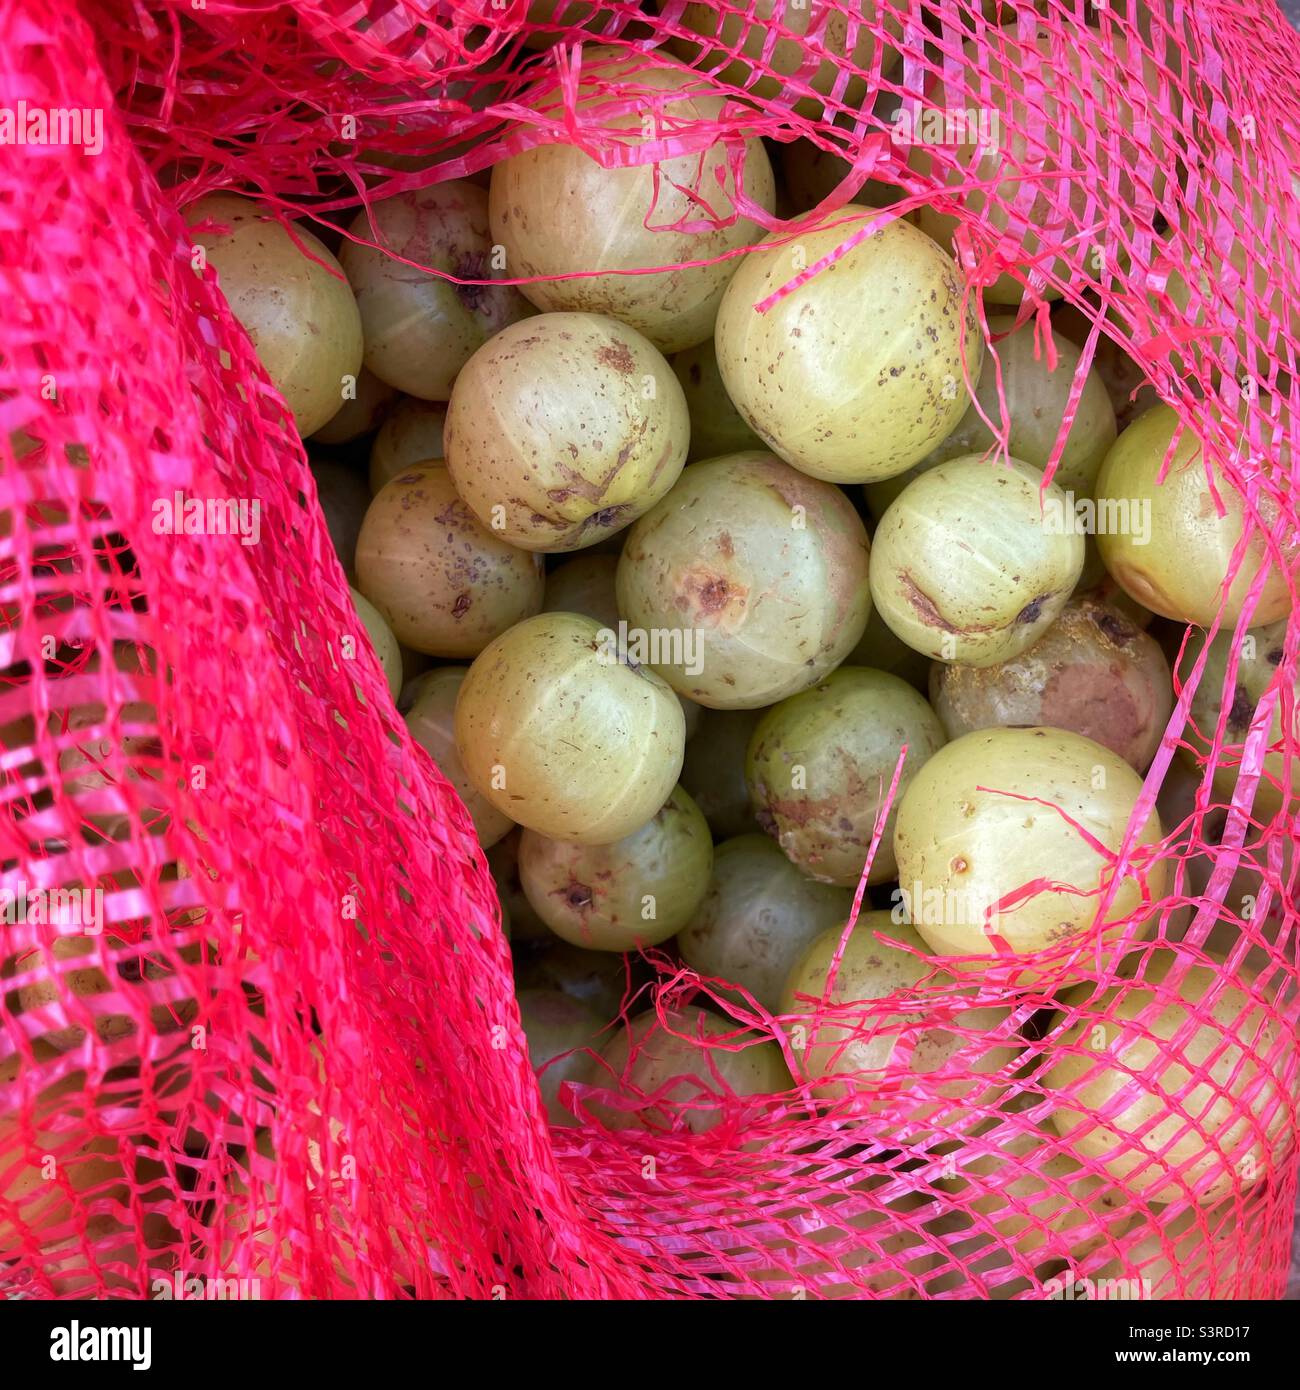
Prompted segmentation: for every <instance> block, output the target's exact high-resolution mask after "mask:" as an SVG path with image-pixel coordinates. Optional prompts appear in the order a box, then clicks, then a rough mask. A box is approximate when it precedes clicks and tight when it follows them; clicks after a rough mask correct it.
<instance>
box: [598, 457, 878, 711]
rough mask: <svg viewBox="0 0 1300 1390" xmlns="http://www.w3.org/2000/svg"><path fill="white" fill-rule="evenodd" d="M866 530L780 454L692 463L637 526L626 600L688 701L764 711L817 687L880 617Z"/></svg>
mask: <svg viewBox="0 0 1300 1390" xmlns="http://www.w3.org/2000/svg"><path fill="white" fill-rule="evenodd" d="M868 552H869V546H868V543H867V533H866V528H865V527H864V526H863V525H862V521H861V519H860V518H859V517H858V514H857V513H856V512H855V511H854V510H853V508H852V506H851V505H850V504H849V501H848V499H847V498H846V497H845V496H844V494H843V493H842V492H841V491H840V490H839V489H838V488H835V487H832V486H830V485H829V484H828V483H822V482H818V481H816V480H814V479H811V478H807V477H805V476H803V475H802V474H801V473H798V472H796V471H795V470H794V469H793V468H790V467H788V466H787V465H786V464H784V463H782V462H781V461H780V460H779V459H777V458H774V457H773V456H772V455H771V454H760V453H747V454H732V455H730V456H729V457H727V458H721V459H711V460H709V461H708V462H706V463H697V464H694V465H692V467H690V468H689V469H687V471H686V472H685V473H684V474H683V475H682V477H681V479H680V480H679V482H678V483H677V485H676V487H674V488H673V490H672V491H671V492H670V493H669V494H668V496H667V497H665V498H664V499H663V501H662V502H660V503H659V505H658V506H657V507H655V508H654V509H653V510H652V511H651V512H649V513H648V514H647V515H646V516H645V517H643V518H642V519H641V520H640V521H639V522H638V523H637V524H636V526H634V527H633V528H632V533H631V535H629V536H628V538H627V542H626V543H625V545H624V546H623V555H622V558H621V559H620V560H619V566H618V606H619V611H620V612H621V613H622V614H623V615H624V616H625V617H626V619H627V622H628V626H629V628H630V629H634V630H635V631H636V632H637V633H638V634H639V635H640V636H641V638H642V639H643V640H644V641H645V642H646V643H647V645H648V646H649V648H650V650H649V652H648V657H647V659H648V660H649V661H650V663H651V664H652V665H653V666H654V667H655V669H656V670H658V671H659V672H661V674H662V675H663V677H664V679H665V680H667V681H668V683H669V684H670V685H671V686H672V687H673V689H674V690H676V691H677V692H678V694H680V695H685V696H687V697H688V698H689V699H692V700H695V701H697V702H698V703H699V704H702V705H707V706H708V707H709V708H711V709H756V708H758V707H760V706H762V705H770V704H772V703H773V702H774V701H776V700H780V699H783V698H784V697H785V696H787V695H792V694H794V693H795V692H796V691H799V690H806V689H807V688H808V687H809V686H811V685H815V684H816V683H817V681H818V680H819V679H821V677H822V676H824V675H825V674H826V672H828V671H830V670H831V669H832V668H833V667H835V666H837V665H838V664H839V663H840V662H841V661H843V660H844V658H845V657H846V656H847V655H848V654H849V652H850V651H851V650H852V649H853V647H854V646H855V645H856V644H857V642H858V639H859V638H860V637H861V636H862V633H863V630H864V628H865V627H866V625H867V617H868V614H869V613H870V611H871V598H870V594H869V592H868V583H867V557H868Z"/></svg>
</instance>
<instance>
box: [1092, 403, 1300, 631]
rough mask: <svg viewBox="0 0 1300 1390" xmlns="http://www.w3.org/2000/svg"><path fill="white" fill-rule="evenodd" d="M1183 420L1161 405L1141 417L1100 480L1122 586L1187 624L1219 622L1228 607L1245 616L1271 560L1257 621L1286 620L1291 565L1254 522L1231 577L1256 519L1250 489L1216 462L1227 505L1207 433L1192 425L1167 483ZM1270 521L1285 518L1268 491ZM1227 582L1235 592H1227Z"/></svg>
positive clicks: (1263, 506) (1107, 549) (1109, 548)
mask: <svg viewBox="0 0 1300 1390" xmlns="http://www.w3.org/2000/svg"><path fill="white" fill-rule="evenodd" d="M1179 428H1180V422H1179V419H1178V415H1177V413H1176V412H1175V411H1174V410H1173V409H1172V408H1171V407H1170V406H1167V405H1158V406H1156V407H1155V408H1154V409H1152V410H1148V411H1147V412H1146V414H1145V415H1142V416H1139V418H1138V419H1137V420H1135V421H1134V422H1133V423H1132V424H1131V425H1130V426H1129V427H1128V429H1126V430H1125V431H1124V433H1123V434H1122V435H1120V437H1119V438H1118V439H1117V440H1116V441H1115V444H1114V445H1113V447H1112V448H1111V450H1110V452H1109V453H1108V454H1107V455H1106V461H1105V462H1104V463H1103V464H1102V467H1101V474H1100V476H1099V477H1098V479H1097V506H1098V517H1099V518H1101V517H1102V516H1105V518H1106V523H1107V524H1106V526H1105V528H1104V529H1102V528H1101V527H1100V525H1099V528H1098V536H1097V545H1098V546H1099V548H1100V550H1101V558H1102V559H1103V560H1104V561H1105V563H1106V568H1107V569H1108V570H1109V571H1110V573H1111V575H1112V576H1113V577H1114V579H1115V581H1116V582H1117V583H1118V584H1119V586H1120V587H1121V588H1122V589H1123V590H1124V591H1125V592H1126V593H1127V594H1129V595H1130V596H1131V597H1132V598H1134V599H1136V600H1137V602H1138V603H1140V604H1142V605H1144V606H1145V607H1147V608H1149V609H1151V611H1152V612H1154V613H1159V614H1160V615H1161V616H1162V617H1165V618H1173V619H1174V620H1175V621H1177V622H1181V623H1195V624H1197V625H1198V626H1200V627H1209V626H1210V624H1211V623H1212V622H1213V621H1214V620H1215V618H1216V617H1218V616H1219V614H1220V613H1222V618H1223V622H1224V623H1225V624H1231V623H1233V622H1235V621H1236V619H1237V618H1238V617H1239V616H1240V614H1241V611H1242V606H1243V605H1244V603H1245V601H1246V595H1247V592H1248V591H1249V589H1250V587H1251V584H1252V583H1253V582H1254V579H1255V576H1256V574H1258V572H1259V570H1260V568H1261V566H1263V565H1267V567H1268V576H1267V578H1266V579H1265V580H1264V587H1263V591H1262V593H1261V594H1260V597H1259V602H1258V603H1257V605H1256V606H1255V609H1254V611H1253V613H1252V614H1251V617H1250V623H1251V625H1252V626H1253V627H1262V626H1264V625H1265V624H1266V623H1273V622H1276V621H1277V620H1278V619H1279V618H1282V617H1284V616H1285V615H1286V614H1287V613H1289V612H1290V610H1291V596H1290V593H1289V592H1288V590H1287V577H1286V573H1285V570H1284V569H1283V567H1282V566H1280V565H1278V564H1277V562H1276V561H1275V560H1274V559H1273V558H1272V557H1270V555H1269V553H1268V546H1267V540H1266V537H1265V535H1264V534H1263V533H1262V532H1260V531H1259V530H1253V532H1252V534H1251V536H1250V540H1249V542H1248V544H1247V546H1246V548H1245V552H1244V554H1243V556H1242V557H1241V563H1240V568H1239V569H1238V570H1237V573H1236V575H1235V576H1234V578H1233V580H1232V584H1231V585H1230V586H1227V578H1228V572H1229V570H1230V568H1231V565H1232V558H1233V554H1234V552H1235V550H1236V548H1237V546H1238V544H1239V542H1240V541H1241V538H1242V534H1243V530H1244V529H1245V528H1246V527H1247V526H1248V525H1251V523H1250V522H1249V521H1248V518H1247V516H1246V513H1245V507H1244V504H1243V502H1242V498H1241V495H1240V494H1239V493H1237V492H1236V491H1235V490H1234V488H1233V487H1232V485H1231V484H1230V483H1229V482H1228V481H1227V479H1226V478H1225V477H1224V475H1223V473H1222V471H1221V470H1220V469H1219V467H1218V466H1217V464H1216V465H1214V466H1213V467H1212V469H1211V474H1212V476H1213V478H1214V484H1215V488H1214V490H1215V492H1217V494H1218V497H1219V502H1220V503H1221V505H1222V508H1223V512H1222V514H1220V511H1219V509H1218V507H1216V505H1215V501H1214V496H1213V494H1212V493H1211V490H1210V479H1209V477H1207V473H1206V459H1205V456H1204V453H1203V451H1202V446H1201V441H1200V439H1199V438H1197V436H1196V435H1195V434H1194V433H1193V432H1192V431H1191V430H1190V429H1183V430H1182V433H1181V435H1180V437H1179V441H1178V446H1177V448H1176V449H1175V450H1174V454H1173V457H1172V459H1171V460H1170V463H1169V468H1168V471H1167V473H1165V477H1164V480H1163V482H1162V481H1160V476H1161V473H1162V472H1163V471H1164V465H1165V457H1166V455H1167V453H1168V451H1169V446H1170V443H1171V442H1172V440H1173V438H1174V433H1175V431H1176V430H1178V429H1179ZM1257 505H1258V507H1259V512H1260V517H1261V519H1262V521H1263V523H1264V525H1265V526H1272V525H1273V524H1274V523H1275V522H1276V519H1277V509H1276V505H1275V504H1273V503H1271V502H1270V501H1269V499H1268V498H1267V496H1265V494H1264V493H1263V492H1262V491H1261V493H1260V496H1259V499H1258V504H1257ZM1225 587H1226V593H1225Z"/></svg>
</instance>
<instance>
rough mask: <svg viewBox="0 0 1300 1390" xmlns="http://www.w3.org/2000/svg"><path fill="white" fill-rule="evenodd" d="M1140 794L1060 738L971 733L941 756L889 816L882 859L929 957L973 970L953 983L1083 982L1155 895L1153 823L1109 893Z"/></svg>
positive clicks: (1159, 869) (1020, 732)
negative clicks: (989, 971) (989, 973)
mask: <svg viewBox="0 0 1300 1390" xmlns="http://www.w3.org/2000/svg"><path fill="white" fill-rule="evenodd" d="M1141 794H1142V779H1141V777H1139V776H1138V774H1137V773H1136V772H1134V771H1133V769H1132V768H1131V767H1129V765H1128V764H1127V763H1126V762H1124V761H1122V760H1121V759H1120V758H1118V757H1117V756H1116V755H1115V754H1114V753H1112V752H1111V751H1110V750H1109V749H1108V748H1103V747H1102V746H1101V745H1100V744H1099V743H1094V742H1093V741H1092V740H1091V739H1087V738H1082V737H1080V735H1078V734H1072V733H1066V732H1065V731H1064V730H1061V729H982V730H979V731H978V732H976V733H971V734H966V735H965V736H964V737H963V738H959V739H957V740H956V741H955V742H953V743H949V744H947V745H945V746H944V747H943V748H941V749H940V750H939V751H938V752H937V753H936V754H935V755H934V756H933V757H932V758H931V759H930V760H929V762H927V763H926V764H925V765H924V766H923V767H922V768H921V770H920V771H919V772H918V773H917V774H916V776H915V777H914V778H913V779H912V782H911V785H910V786H909V787H908V788H907V791H906V792H905V793H904V794H903V798H902V804H901V805H900V806H899V809H898V821H897V824H896V826H895V830H894V851H895V855H896V857H897V860H898V880H899V885H900V888H901V891H902V894H903V896H904V900H905V902H906V903H907V907H908V913H909V916H910V919H911V921H912V922H913V924H914V925H915V926H916V929H917V930H918V931H919V932H920V934H921V936H922V937H924V938H925V940H926V942H927V943H928V944H929V947H930V949H931V950H932V951H933V952H935V953H936V954H938V955H945V956H947V955H951V956H963V957H973V959H970V960H962V961H960V962H955V963H954V964H953V968H954V969H957V968H960V969H963V970H981V969H986V968H988V967H989V966H992V965H995V964H999V963H1000V964H1002V965H1006V966H1018V967H1019V969H1018V971H1017V972H1016V974H1017V978H1018V979H1019V980H1020V981H1021V982H1022V983H1023V982H1032V981H1034V980H1036V979H1037V978H1039V977H1040V974H1041V971H1042V970H1043V969H1050V970H1051V971H1052V972H1053V973H1054V974H1055V973H1058V972H1065V971H1066V969H1067V963H1068V968H1069V969H1070V970H1078V971H1086V970H1088V969H1090V968H1091V967H1092V965H1093V963H1094V962H1095V960H1096V958H1097V955H1098V952H1103V953H1105V952H1109V951H1110V950H1111V949H1112V947H1113V945H1114V943H1115V942H1116V941H1117V940H1118V939H1119V938H1120V937H1121V936H1122V935H1123V934H1124V932H1125V930H1126V928H1125V925H1124V924H1125V919H1126V918H1128V917H1130V916H1135V917H1139V916H1141V914H1142V912H1143V911H1144V910H1146V911H1148V912H1149V911H1150V910H1151V907H1152V905H1153V904H1154V903H1157V902H1159V900H1160V898H1161V897H1162V896H1163V894H1164V892H1165V888H1166V884H1167V880H1168V874H1169V863H1168V860H1167V859H1159V858H1154V857H1153V856H1152V847H1153V846H1154V845H1156V844H1157V842H1158V841H1159V840H1160V838H1161V828H1160V820H1159V817H1158V816H1157V815H1156V813H1155V812H1154V811H1152V812H1151V813H1150V814H1149V815H1148V817H1147V819H1146V821H1145V822H1144V824H1143V825H1142V827H1141V829H1140V830H1139V831H1138V832H1137V834H1136V835H1135V836H1134V842H1133V845H1132V847H1131V851H1130V856H1129V862H1128V864H1127V866H1126V868H1125V870H1124V873H1123V875H1122V877H1120V878H1119V880H1118V882H1116V881H1115V860H1116V857H1117V855H1118V852H1119V849H1120V847H1121V845H1122V844H1123V842H1124V840H1125V836H1126V833H1127V830H1128V823H1129V820H1130V818H1131V817H1132V814H1133V811H1134V809H1135V807H1136V805H1137V801H1138V798H1139V796H1140V795H1141ZM1106 897H1108V898H1109V901H1108V903H1107V905H1106V908H1105V911H1104V913H1102V912H1101V909H1102V901H1103V898H1106ZM1099 914H1101V920H1100V921H1099V920H1098V916H1099ZM1145 925H1146V924H1145V923H1143V924H1140V926H1139V927H1138V928H1137V930H1141V929H1142V928H1143V927H1144V926H1145ZM1069 949H1073V950H1074V951H1075V952H1076V953H1077V955H1076V956H1075V958H1072V959H1071V958H1069V957H1068V955H1067V951H1068V950H1069ZM1043 952H1052V953H1054V957H1053V960H1052V962H1051V965H1050V966H1046V965H1043V966H1037V965H1036V963H1035V958H1036V956H1038V954H1039V953H1043ZM1058 957H1059V958H1058ZM1063 978H1067V979H1068V978H1069V976H1068V974H1064V975H1063Z"/></svg>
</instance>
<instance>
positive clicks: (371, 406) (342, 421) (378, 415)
mask: <svg viewBox="0 0 1300 1390" xmlns="http://www.w3.org/2000/svg"><path fill="white" fill-rule="evenodd" d="M396 400H397V392H396V391H394V390H393V388H392V387H391V386H389V385H387V384H386V383H384V382H382V381H380V379H379V378H378V377H377V376H376V375H375V374H374V373H373V372H370V371H367V370H366V368H364V367H362V369H361V371H360V373H359V374H358V376H357V384H356V394H355V395H351V396H347V397H345V398H344V401H343V404H342V405H341V406H340V407H339V408H338V410H336V411H335V412H334V414H333V415H331V416H330V418H329V419H328V420H327V421H326V422H325V423H324V424H323V425H322V426H321V427H320V429H318V430H317V431H316V433H315V434H313V435H312V441H313V443H316V444H350V443H351V442H352V441H353V440H354V439H360V438H361V436H362V435H363V434H369V433H370V432H371V430H374V429H376V428H378V426H379V422H380V420H381V419H382V418H383V416H384V415H385V414H386V413H387V411H388V408H389V407H390V406H391V405H392V404H393V403H394V402H395V401H396Z"/></svg>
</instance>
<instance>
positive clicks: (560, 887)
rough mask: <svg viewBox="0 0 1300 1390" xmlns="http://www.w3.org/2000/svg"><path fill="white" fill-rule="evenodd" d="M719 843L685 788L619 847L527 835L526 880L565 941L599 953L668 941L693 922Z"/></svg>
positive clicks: (522, 859)
mask: <svg viewBox="0 0 1300 1390" xmlns="http://www.w3.org/2000/svg"><path fill="white" fill-rule="evenodd" d="M712 867H713V841H712V839H711V838H710V836H709V827H708V824H707V822H706V821H705V819H704V817H703V816H702V815H701V814H700V812H699V808H698V807H697V806H696V805H695V803H694V802H693V801H692V800H691V798H690V797H689V796H687V795H686V793H685V792H684V791H682V789H681V788H680V787H675V788H674V789H673V792H672V795H671V796H670V797H669V798H668V800H667V801H666V802H665V803H664V804H663V805H662V806H661V807H660V808H659V810H658V811H657V812H656V813H655V815H654V816H653V817H651V819H650V820H649V821H647V822H646V824H645V825H643V826H641V827H639V828H638V829H637V830H634V831H633V832H632V834H631V835H628V836H626V837H624V838H623V839H621V840H616V841H614V843H612V844H572V843H566V842H565V841H563V840H549V839H547V838H546V837H545V836H543V835H539V834H537V833H536V832H535V831H532V830H525V831H524V833H523V835H522V836H521V838H520V841H519V880H520V882H521V883H522V884H523V888H524V892H525V893H526V894H527V896H528V901H529V902H530V903H531V904H532V905H533V910H534V911H535V912H536V913H537V915H538V916H539V917H540V918H541V919H542V921H544V922H545V923H546V925H547V926H548V927H550V929H551V930H552V931H553V932H554V933H555V934H556V935H557V936H559V937H562V938H563V939H564V940H565V941H568V942H570V943H571V944H572V945H574V946H583V947H586V948H588V949H592V950H597V951H631V950H634V949H636V948H637V947H641V946H654V945H657V944H658V943H659V942H661V941H667V939H668V938H669V937H670V936H673V935H675V934H676V933H677V932H678V931H680V930H681V928H682V927H683V926H685V925H686V923H687V922H689V921H690V920H691V918H692V916H694V914H695V910H696V908H697V907H698V906H699V903H700V899H701V898H702V897H703V896H704V892H705V890H706V889H707V888H708V885H709V873H710V871H711V869H712Z"/></svg>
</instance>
